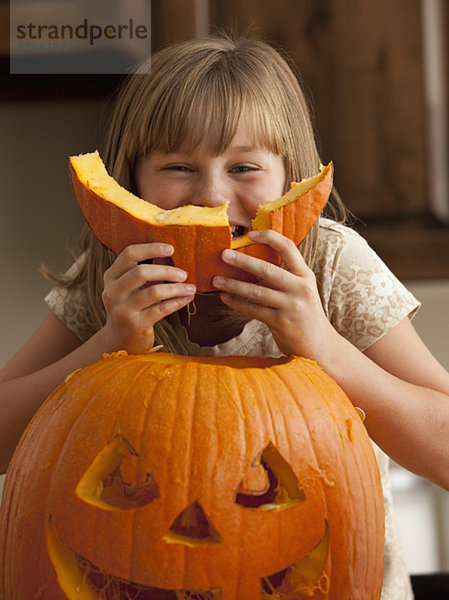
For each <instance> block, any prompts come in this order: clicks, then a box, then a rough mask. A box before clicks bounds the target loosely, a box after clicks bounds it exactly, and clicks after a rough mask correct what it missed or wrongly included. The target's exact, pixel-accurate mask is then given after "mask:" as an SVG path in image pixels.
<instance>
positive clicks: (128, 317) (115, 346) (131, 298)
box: [102, 243, 195, 354]
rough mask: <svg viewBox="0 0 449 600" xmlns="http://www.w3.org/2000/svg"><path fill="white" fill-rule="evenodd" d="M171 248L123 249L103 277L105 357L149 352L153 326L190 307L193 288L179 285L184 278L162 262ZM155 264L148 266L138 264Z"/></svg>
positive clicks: (130, 247) (152, 340) (180, 271)
mask: <svg viewBox="0 0 449 600" xmlns="http://www.w3.org/2000/svg"><path fill="white" fill-rule="evenodd" d="M173 252H174V248H173V246H171V245H170V244H162V243H149V244H137V245H132V246H128V247H127V248H126V249H125V250H124V251H123V252H122V253H121V254H119V256H118V257H117V258H116V259H115V261H114V263H113V264H112V266H111V267H110V268H109V269H108V270H107V271H106V272H105V274H104V291H103V295H102V298H103V304H104V307H105V309H106V315H107V320H106V325H105V326H104V327H103V329H102V336H103V339H104V344H105V347H107V348H108V350H107V351H108V352H110V351H115V350H126V351H127V352H128V353H130V354H142V353H145V352H149V351H150V350H151V348H152V347H153V343H154V332H153V326H154V324H155V323H157V322H158V321H159V320H160V319H162V318H164V317H166V316H167V315H169V314H171V313H174V312H176V311H177V310H179V309H180V308H182V307H183V306H186V305H187V304H188V303H189V302H191V301H192V300H193V298H194V296H195V286H194V285H191V284H186V283H183V282H184V281H185V279H186V277H187V273H186V272H185V271H183V270H181V269H178V268H177V267H174V266H171V265H169V264H164V263H166V262H167V259H168V257H170V256H171V255H172V254H173ZM149 259H155V262H153V263H152V264H148V262H146V263H143V261H148V260H149Z"/></svg>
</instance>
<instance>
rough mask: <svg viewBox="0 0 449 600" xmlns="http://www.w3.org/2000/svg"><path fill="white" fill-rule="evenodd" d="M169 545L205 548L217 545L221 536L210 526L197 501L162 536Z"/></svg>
mask: <svg viewBox="0 0 449 600" xmlns="http://www.w3.org/2000/svg"><path fill="white" fill-rule="evenodd" d="M164 540H165V541H166V542H168V543H169V544H183V545H185V546H191V547H195V546H205V545H209V544H219V543H220V542H221V541H222V538H221V535H220V534H219V533H218V531H217V530H216V529H215V527H214V526H213V525H212V523H211V521H210V519H209V517H208V516H207V515H206V513H205V512H204V509H203V507H202V506H201V504H200V503H199V502H198V501H195V502H192V504H189V506H187V508H185V509H184V510H183V511H182V512H181V513H180V514H179V515H178V516H177V517H176V519H175V520H174V521H173V524H172V526H171V527H170V529H169V530H168V532H167V533H166V534H165V535H164Z"/></svg>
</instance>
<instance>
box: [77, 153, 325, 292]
mask: <svg viewBox="0 0 449 600" xmlns="http://www.w3.org/2000/svg"><path fill="white" fill-rule="evenodd" d="M69 166H70V174H71V178H72V184H73V189H74V191H75V195H76V198H77V200H78V202H79V205H80V207H81V210H82V212H83V214H84V216H85V218H86V220H87V222H88V224H89V225H90V227H91V229H92V231H93V232H94V234H95V235H96V236H97V238H98V239H99V240H100V242H101V243H102V244H104V245H105V246H106V247H107V248H109V249H110V250H112V251H113V252H114V253H115V254H119V253H120V252H121V251H122V250H124V249H125V248H126V247H127V246H129V245H130V244H138V243H144V242H166V243H170V244H172V245H173V246H174V248H175V251H174V254H173V257H172V258H173V262H174V264H175V266H177V267H180V268H181V269H184V270H185V271H186V272H187V274H188V277H187V281H188V282H191V283H194V284H195V285H196V286H197V289H198V291H199V292H208V291H214V290H215V288H214V287H213V286H212V285H211V279H212V277H213V276H214V275H223V276H228V277H234V278H237V279H247V278H248V276H249V275H248V273H245V272H243V271H241V270H240V269H236V268H234V267H230V266H228V265H226V264H225V263H224V262H223V261H222V260H221V258H220V255H221V252H222V251H223V250H224V249H225V248H231V247H232V248H234V249H235V250H238V251H240V252H244V253H246V254H250V255H251V256H257V257H259V258H263V259H264V260H267V261H269V262H272V263H275V264H279V263H280V257H279V254H278V253H277V252H274V251H273V250H271V249H270V248H269V247H268V246H264V245H261V244H255V243H253V242H252V241H251V240H250V239H249V237H248V236H247V235H246V236H243V237H241V238H238V239H236V240H232V236H231V228H230V226H229V221H228V216H227V205H226V204H223V205H220V206H218V207H214V208H210V207H205V206H192V205H189V206H182V207H180V208H176V209H173V210H164V209H162V208H159V207H157V206H155V205H154V204H150V203H149V202H145V201H144V200H142V199H141V198H138V197H137V196H135V195H134V194H132V193H131V192H128V191H127V190H125V189H124V188H123V187H121V186H119V184H118V183H117V182H116V181H115V180H114V179H113V178H112V177H110V176H109V175H108V173H107V171H106V169H105V166H104V164H103V162H102V160H101V158H100V156H99V154H98V152H92V153H89V154H81V155H79V156H71V157H70V160H69ZM332 177H333V166H332V163H329V164H328V165H327V166H326V167H322V169H321V172H320V173H319V174H318V175H316V176H314V177H310V178H308V179H304V180H303V181H301V182H300V183H298V184H293V185H292V188H291V189H290V190H289V191H288V192H287V193H286V194H285V195H284V196H282V198H278V199H277V200H272V201H269V202H266V203H265V204H263V205H261V206H260V207H259V210H258V213H257V215H256V218H255V219H254V220H253V223H252V229H274V230H275V231H279V232H280V233H283V234H284V235H286V236H287V237H289V238H290V239H292V240H293V241H294V242H295V244H296V245H299V244H300V243H301V242H302V241H303V239H304V238H305V237H306V235H307V233H308V232H309V231H310V229H311V227H312V225H313V224H314V222H315V221H316V219H317V217H318V215H319V214H320V212H321V211H322V210H323V208H324V207H325V205H326V202H327V200H328V197H329V194H330V192H331V189H332Z"/></svg>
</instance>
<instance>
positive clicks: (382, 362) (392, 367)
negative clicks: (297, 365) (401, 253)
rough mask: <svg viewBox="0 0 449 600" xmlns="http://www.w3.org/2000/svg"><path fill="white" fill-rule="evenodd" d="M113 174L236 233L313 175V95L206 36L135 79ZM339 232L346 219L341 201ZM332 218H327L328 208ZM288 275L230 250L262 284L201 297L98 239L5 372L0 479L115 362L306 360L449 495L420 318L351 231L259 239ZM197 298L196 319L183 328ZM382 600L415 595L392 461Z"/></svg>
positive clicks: (247, 46)
mask: <svg viewBox="0 0 449 600" xmlns="http://www.w3.org/2000/svg"><path fill="white" fill-rule="evenodd" d="M104 155H105V159H106V160H105V162H106V166H107V168H108V171H109V172H110V173H111V174H112V175H113V176H114V177H115V178H116V179H117V180H118V181H119V182H120V183H121V185H123V186H124V187H127V188H128V189H131V190H133V191H134V192H135V193H137V194H138V195H140V196H141V197H143V198H144V199H145V200H147V201H149V202H152V203H154V204H157V205H159V206H161V207H163V208H165V209H170V208H174V207H177V206H180V205H183V204H198V205H207V206H212V205H215V204H221V203H223V202H229V219H230V222H231V225H232V228H233V232H234V235H236V236H238V235H243V234H244V233H246V232H247V231H248V228H249V226H250V223H251V219H252V218H253V217H254V216H255V212H256V209H257V206H258V205H259V204H261V203H263V202H265V201H267V200H272V199H274V198H277V197H279V196H280V195H282V194H283V193H284V192H285V191H286V189H287V187H288V186H289V182H290V181H291V180H296V181H299V180H300V179H301V178H303V177H310V176H312V175H314V174H316V173H317V172H318V169H319V164H320V158H319V156H318V153H317V150H316V146H315V141H314V136H313V130H312V126H311V122H310V117H309V114H308V110H307V105H306V102H305V99H304V96H303V94H302V92H301V90H300V87H299V85H298V82H297V80H296V78H295V77H294V75H293V73H292V71H291V70H290V68H289V66H288V65H287V63H286V62H285V61H284V60H283V59H282V58H281V57H280V56H279V54H278V53H277V52H275V51H274V50H273V49H271V48H270V47H269V46H267V45H265V44H263V43H260V42H256V41H250V40H237V41H233V40H229V39H227V38H221V37H216V38H207V39H205V40H192V41H188V42H185V43H182V44H178V45H175V46H172V47H170V48H167V49H165V50H162V51H161V52H159V53H158V54H157V55H156V56H154V57H153V59H152V62H151V64H150V63H147V64H143V65H142V66H141V68H140V70H139V71H138V73H137V74H135V75H133V76H132V77H130V78H129V80H128V82H127V84H126V85H125V87H124V89H123V91H122V93H121V95H120V97H119V101H118V103H117V107H116V111H115V113H114V115H113V119H112V126H111V130H110V135H109V138H108V140H107V146H106V150H105V152H104ZM333 206H334V213H328V214H331V215H333V216H334V217H336V216H337V217H338V216H339V215H340V216H342V213H343V209H342V206H341V205H340V204H339V202H338V199H336V197H335V196H334V200H333ZM329 210H330V209H329ZM251 237H252V238H253V239H254V240H256V239H257V241H258V242H260V243H263V244H268V245H269V246H271V247H272V248H274V249H275V250H277V251H278V252H279V253H280V255H281V256H282V259H283V267H282V268H281V267H276V266H274V265H271V264H268V263H265V262H263V261H260V260H257V259H254V258H251V257H248V256H245V255H243V254H240V253H233V252H232V251H229V250H226V251H224V252H223V255H222V259H223V261H225V262H227V263H232V264H234V265H236V266H238V267H240V268H242V269H245V270H247V271H248V272H250V273H252V274H254V275H255V276H256V277H257V279H258V280H259V281H260V282H261V283H260V284H251V283H243V282H240V281H236V280H232V279H222V278H218V277H216V278H215V279H214V280H213V283H214V286H215V288H216V290H217V291H216V293H213V294H209V295H198V296H195V289H194V288H193V287H192V286H191V285H187V284H186V283H184V281H185V279H186V273H184V272H182V271H181V270H180V269H178V268H175V267H174V266H172V265H171V264H170V255H171V254H172V253H173V247H171V246H170V245H164V244H159V243H152V244H142V245H135V246H130V247H128V248H127V249H126V250H125V251H124V252H122V253H121V254H120V255H119V256H117V257H114V256H112V255H111V254H110V253H108V252H106V251H105V250H104V249H103V248H102V247H101V246H100V244H98V243H97V241H96V240H95V238H94V237H93V236H92V235H91V234H90V233H89V232H86V233H85V234H84V238H83V246H82V247H83V253H82V255H81V256H80V258H79V259H78V260H77V262H76V263H75V264H74V266H73V267H72V268H71V269H70V271H69V272H68V274H67V275H66V276H65V277H64V278H63V280H60V281H59V282H58V286H57V287H55V288H54V289H53V290H52V292H51V293H50V294H49V296H48V297H47V303H48V305H49V307H50V311H49V313H48V315H47V317H46V318H45V320H44V321H43V323H42V324H41V326H40V327H39V329H38V330H37V331H36V333H35V334H34V335H33V336H32V337H31V339H30V340H29V341H28V342H27V343H26V344H25V346H24V347H23V348H22V349H21V350H20V351H19V353H18V354H17V355H16V356H15V357H14V358H13V359H12V360H11V361H10V362H9V363H8V364H7V365H6V366H5V367H4V368H3V370H2V371H1V373H0V379H1V383H0V394H1V402H2V410H1V412H0V430H1V436H0V438H1V440H2V442H1V443H2V448H1V460H2V467H3V469H5V468H6V466H7V463H8V460H9V458H10V456H11V454H12V452H13V449H14V447H15V445H16V443H17V441H18V438H19V436H20V434H21V433H22V431H23V429H24V428H25V426H26V424H27V422H28V421H29V419H30V418H31V417H32V415H33V413H34V412H35V411H36V409H37V408H38V407H39V405H40V404H41V403H42V402H43V400H44V399H45V398H46V396H47V395H48V394H49V393H50V391H51V390H52V389H53V388H54V387H56V385H57V384H59V383H60V382H61V380H62V379H63V378H64V377H65V376H66V375H67V374H68V373H70V372H72V371H73V370H74V369H77V368H79V367H82V366H84V365H87V364H88V363H91V362H93V361H94V360H97V359H99V358H100V357H101V356H102V354H103V353H104V352H112V351H115V350H120V349H125V350H127V351H128V352H129V353H133V352H145V351H149V350H150V349H151V348H152V346H153V343H156V344H163V347H164V350H165V351H174V352H178V353H186V354H190V355H225V354H248V355H249V354H252V355H272V356H280V355H282V354H286V355H288V354H292V353H293V354H298V355H302V356H306V357H309V358H311V359H314V360H316V361H317V362H318V363H319V364H320V365H321V366H322V367H323V368H324V370H326V371H327V372H328V373H329V374H330V375H331V376H332V377H333V378H334V379H335V380H336V381H337V382H338V383H339V384H340V385H341V386H342V387H343V389H344V390H345V391H346V393H347V394H348V396H349V397H350V398H351V400H352V402H353V403H354V404H355V405H356V406H359V407H361V408H362V409H363V411H364V412H365V413H366V421H365V423H366V426H367V429H368V432H369V434H370V436H371V438H372V439H373V441H374V442H375V443H376V445H377V446H378V447H380V448H382V450H383V451H384V452H385V453H386V454H387V455H389V456H391V457H392V458H393V459H394V460H395V461H397V462H398V463H400V464H402V465H403V466H405V467H406V468H407V469H410V470H412V471H414V472H415V473H418V474H419V475H422V476H424V477H426V478H428V479H430V480H431V481H433V482H435V483H437V484H438V485H440V486H443V487H446V488H449V448H448V444H447V439H448V437H449V398H448V395H449V374H448V373H447V372H446V371H445V370H444V369H443V368H442V367H441V366H440V365H439V364H438V362H437V361H436V360H435V358H433V357H432V355H431V354H430V352H429V351H428V350H427V349H426V347H425V346H424V344H423V343H422V341H421V340H420V338H419V337H418V335H417V334H416V333H415V331H414V329H413V327H412V325H411V323H410V316H411V315H412V314H413V313H414V311H416V309H417V308H418V302H417V301H416V300H415V299H414V298H413V296H412V295H411V294H410V293H409V292H408V291H407V290H406V289H405V288H404V287H403V286H402V285H401V284H400V283H399V282H398V281H397V279H395V277H394V276H393V275H392V274H391V273H390V272H389V271H388V269H387V268H386V267H385V266H384V264H383V263H382V262H381V261H380V260H379V258H378V257H377V256H376V255H375V254H374V253H373V252H372V251H371V250H370V249H369V247H368V246H367V245H366V243H364V241H363V240H361V238H360V237H359V236H358V235H357V234H356V233H355V232H353V231H352V230H350V229H348V228H346V227H345V226H343V225H342V224H339V223H337V222H336V221H335V220H334V221H333V220H330V219H329V218H322V219H321V220H320V222H319V223H317V224H316V225H315V226H314V228H313V229H312V231H311V232H310V234H309V235H308V236H307V238H306V240H305V241H304V242H303V244H302V245H301V247H300V249H299V250H298V248H296V247H295V246H294V244H293V243H292V242H291V241H290V240H288V239H286V238H285V237H283V236H282V235H280V234H277V233H275V232H273V231H261V232H257V233H256V232H254V233H251ZM194 298H195V304H196V308H197V311H196V314H195V315H193V316H191V317H190V319H189V318H188V309H187V307H188V305H189V303H191V302H192V300H193V299H194ZM377 446H376V452H377V457H378V462H379V467H380V471H381V476H382V480H383V484H384V490H385V504H386V512H387V517H386V518H387V522H386V527H387V538H386V550H385V555H386V556H385V577H384V589H383V596H382V598H383V599H384V600H386V599H392V600H393V599H394V600H402V599H403V600H406V599H409V598H411V597H412V594H411V590H410V585H409V581H408V577H407V574H406V571H405V568H404V563H403V560H402V558H401V555H400V551H399V549H398V544H397V540H396V537H395V533H394V526H393V523H392V509H391V494H390V489H389V484H388V472H387V471H388V469H387V457H386V454H384V453H383V452H382V451H380V450H379V449H378V448H377Z"/></svg>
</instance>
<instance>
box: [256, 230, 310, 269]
mask: <svg viewBox="0 0 449 600" xmlns="http://www.w3.org/2000/svg"><path fill="white" fill-rule="evenodd" d="M249 236H250V238H251V239H252V240H253V241H254V242H257V243H258V244H266V245H267V246H270V248H272V249H273V250H275V251H276V252H278V253H279V254H280V255H281V258H282V262H283V263H284V265H285V268H286V269H287V270H288V271H290V273H293V274H294V275H303V274H304V268H306V269H307V265H306V262H305V260H304V258H303V257H302V254H301V252H300V251H299V250H298V248H297V246H296V245H295V243H294V242H293V241H292V240H291V239H289V238H287V237H285V235H282V234H281V233H278V232H277V231H273V230H272V229H263V230H260V231H251V232H250V233H249Z"/></svg>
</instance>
